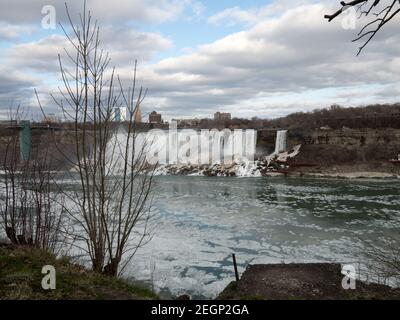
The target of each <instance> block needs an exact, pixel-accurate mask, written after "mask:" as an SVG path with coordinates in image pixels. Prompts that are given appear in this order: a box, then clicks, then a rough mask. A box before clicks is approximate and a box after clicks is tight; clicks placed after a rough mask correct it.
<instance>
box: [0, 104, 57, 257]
mask: <svg viewBox="0 0 400 320" xmlns="http://www.w3.org/2000/svg"><path fill="white" fill-rule="evenodd" d="M18 110H19V109H17V112H16V114H17V115H18V113H19V112H18ZM11 119H12V118H11ZM10 123H13V121H11V122H10ZM17 128H18V127H16V128H11V129H8V130H7V134H5V135H4V136H3V138H2V150H3V152H4V154H3V159H2V163H1V165H0V168H1V169H2V175H1V177H0V226H1V227H2V229H3V231H4V232H5V234H6V236H7V238H8V239H9V241H10V242H11V243H12V244H14V245H25V246H32V247H35V248H39V249H43V250H46V251H48V252H51V253H57V252H58V250H59V249H60V244H61V243H62V241H63V236H62V234H61V227H62V223H63V215H62V208H61V207H60V206H57V205H55V203H54V198H57V199H58V202H62V195H57V194H56V192H55V191H54V190H53V188H52V186H53V182H52V180H53V179H52V173H51V169H50V167H51V157H50V156H49V150H50V149H49V145H48V144H47V143H40V145H38V146H36V149H37V150H40V152H37V153H36V154H32V153H30V155H29V159H25V160H24V159H21V157H20V156H19V153H20V144H21V143H22V142H21V141H20V139H19V132H18V130H17Z"/></svg>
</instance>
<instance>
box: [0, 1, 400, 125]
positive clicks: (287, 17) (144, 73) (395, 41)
mask: <svg viewBox="0 0 400 320" xmlns="http://www.w3.org/2000/svg"><path fill="white" fill-rule="evenodd" d="M301 2H304V1H300V0H299V1H295V2H289V1H275V2H274V3H272V4H271V5H270V6H267V7H266V8H263V12H264V13H263V15H257V21H255V22H253V20H252V18H251V19H250V18H249V19H247V18H246V16H244V18H242V20H243V21H244V20H246V19H247V20H248V21H252V22H251V23H250V25H248V26H247V27H245V28H244V30H243V31H241V32H237V33H233V34H230V35H228V36H226V37H223V38H221V39H219V40H217V41H214V42H212V43H208V44H203V45H200V46H198V47H197V48H190V50H188V51H187V52H186V53H185V54H183V55H181V56H175V57H170V58H167V59H163V60H161V61H159V62H158V63H150V62H149V59H150V58H151V57H152V55H153V54H154V53H155V52H158V51H160V50H165V49H168V48H170V47H171V45H172V43H171V40H170V39H167V38H165V37H163V36H162V35H160V34H157V33H144V32H138V31H134V30H132V29H128V28H127V27H126V26H121V25H118V27H115V26H114V27H110V26H108V25H105V27H104V28H103V31H104V32H103V44H104V45H106V49H109V51H110V54H111V57H112V58H113V64H115V65H116V66H117V67H118V69H117V71H118V73H119V74H120V75H121V77H122V78H123V79H127V78H128V77H129V76H130V75H131V64H130V62H132V61H133V59H134V58H139V60H142V61H141V63H140V64H139V73H138V76H139V79H138V80H139V83H140V84H141V85H143V86H144V87H147V88H149V95H148V98H147V99H146V100H145V103H144V106H145V107H146V109H147V111H151V110H153V109H156V108H157V107H160V111H161V112H162V113H163V114H164V115H166V116H167V118H168V117H169V118H172V117H177V116H187V117H192V116H199V117H204V116H210V115H211V114H212V113H213V112H215V111H216V110H225V111H228V110H229V111H231V112H232V113H233V115H234V116H245V117H252V116H259V117H263V116H267V117H270V116H280V115H283V114H286V113H288V112H293V111H299V110H307V109H310V108H316V107H325V106H328V105H329V104H332V103H343V104H350V105H354V104H358V103H368V102H372V103H373V102H385V101H388V102H392V101H394V100H395V99H397V97H398V95H399V90H394V88H397V87H398V86H397V84H398V82H399V80H400V75H399V74H398V72H397V70H398V69H399V67H400V58H398V57H399V56H400V36H399V35H398V33H397V31H396V27H395V26H393V25H389V26H388V27H387V28H386V29H385V30H384V31H383V32H382V33H381V34H380V35H379V36H378V37H377V38H376V39H375V40H374V41H373V42H372V43H371V44H370V46H369V47H368V48H367V50H366V51H365V52H364V53H363V54H362V55H361V56H360V57H356V56H355V54H356V52H357V46H356V45H355V44H353V43H351V41H350V40H351V39H352V37H353V36H354V31H348V30H347V31H346V30H344V29H342V27H341V24H340V21H337V22H334V23H328V22H327V21H326V20H325V19H324V18H323V16H324V14H325V13H327V12H331V11H332V8H331V7H329V6H327V5H325V3H326V1H322V2H323V3H322V4H321V3H320V4H313V3H311V4H304V5H297V6H295V5H293V4H292V3H301ZM309 2H314V1H309ZM285 3H286V6H285V5H284V4H285ZM273 8H276V9H275V10H273ZM267 9H268V10H269V11H268V10H267ZM261 11H262V10H259V11H258V12H261ZM265 12H268V13H265ZM64 41H65V39H63V38H62V37H60V36H51V37H47V38H45V39H42V40H40V41H36V42H31V43H23V44H19V45H16V46H14V47H13V48H12V49H10V51H9V52H8V60H7V61H8V63H9V65H12V66H16V67H18V68H29V69H33V70H37V71H40V72H46V71H50V72H53V71H54V72H55V71H56V70H57V69H58V67H57V60H56V59H55V58H54V56H56V54H57V51H58V52H59V50H60V48H61V47H62V46H63V45H65V43H64ZM143 61H144V62H143ZM128 66H130V67H129V68H128ZM0 90H1V88H0Z"/></svg>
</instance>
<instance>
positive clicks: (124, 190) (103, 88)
mask: <svg viewBox="0 0 400 320" xmlns="http://www.w3.org/2000/svg"><path fill="white" fill-rule="evenodd" d="M66 11H67V17H68V19H69V28H68V29H67V28H64V27H63V26H61V27H62V29H63V31H64V33H65V36H66V37H67V39H68V42H69V45H70V49H68V48H67V49H65V55H66V58H65V59H63V58H62V57H61V55H59V66H60V72H61V78H62V84H63V86H62V88H59V93H58V95H52V97H53V100H54V102H55V103H56V105H57V106H59V108H60V110H61V112H62V114H63V116H64V120H65V121H66V122H70V123H72V130H71V131H70V134H69V135H68V139H70V143H71V144H72V145H73V146H74V148H73V149H74V151H73V152H72V154H64V156H65V158H66V159H67V161H68V162H69V163H70V165H71V167H72V169H71V170H70V171H69V173H68V174H69V175H70V176H69V178H70V179H69V180H70V181H72V182H71V185H72V187H71V188H63V187H62V186H61V189H64V194H65V195H66V197H67V198H66V205H65V210H66V211H67V213H68V216H69V218H70V219H71V224H72V225H74V226H75V230H74V231H73V232H72V236H73V237H74V239H75V240H76V245H77V246H78V247H79V248H80V249H81V250H83V251H84V252H85V253H86V254H88V256H89V257H90V260H91V264H92V269H93V270H94V271H96V272H103V273H106V274H108V275H111V276H115V275H117V274H118V273H120V272H122V271H123V269H124V268H125V266H126V264H127V263H128V262H129V260H130V259H131V258H132V256H133V255H134V254H135V252H136V251H137V249H138V248H139V247H141V246H142V245H144V244H145V243H146V242H147V241H148V240H149V239H150V230H149V220H150V213H151V211H150V204H151V199H150V195H151V190H152V177H153V170H154V169H153V167H150V166H149V165H148V163H147V161H146V155H145V147H144V144H143V145H142V147H140V148H139V147H137V144H135V141H136V137H137V134H138V133H137V123H136V121H137V120H138V119H136V118H137V114H138V111H139V108H140V105H141V103H142V101H143V99H144V98H145V96H146V90H143V88H140V89H137V88H136V87H137V86H136V69H137V67H136V62H135V65H134V69H133V76H132V78H133V79H132V80H131V83H130V84H129V85H128V86H127V88H126V87H125V84H124V83H123V81H122V80H121V79H120V78H119V76H117V75H116V74H115V68H114V67H109V64H110V57H109V56H108V53H106V52H105V51H104V50H103V49H101V48H100V38H99V31H100V30H99V26H98V23H97V21H93V19H92V15H91V12H90V11H88V10H87V9H86V3H85V5H84V9H83V13H82V14H81V15H80V16H79V23H78V26H76V25H75V24H74V22H73V20H72V18H71V15H70V13H69V11H68V7H67V6H66ZM38 101H39V99H38ZM39 104H40V101H39ZM121 107H123V108H126V111H127V112H126V113H127V119H126V121H124V122H122V123H120V122H117V121H115V120H116V119H115V110H116V109H118V108H121ZM41 108H42V107H41ZM59 151H60V152H61V153H63V150H61V148H59Z"/></svg>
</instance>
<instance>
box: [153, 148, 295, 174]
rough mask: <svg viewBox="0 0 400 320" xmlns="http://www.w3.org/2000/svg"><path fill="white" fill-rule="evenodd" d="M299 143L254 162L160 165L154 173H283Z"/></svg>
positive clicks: (287, 167) (288, 166)
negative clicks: (288, 149)
mask: <svg viewBox="0 0 400 320" xmlns="http://www.w3.org/2000/svg"><path fill="white" fill-rule="evenodd" d="M300 149H301V145H297V146H295V147H294V148H293V149H292V150H290V151H286V152H281V153H279V154H276V153H273V154H272V155H269V156H266V157H263V158H261V159H259V160H256V161H254V162H241V163H232V164H214V165H210V166H209V165H190V164H188V165H182V164H178V165H162V166H159V167H158V168H157V169H156V171H155V174H156V175H191V176H208V177H262V176H269V175H273V174H277V173H284V172H285V171H286V170H288V169H289V168H290V164H289V159H292V158H294V157H296V156H297V155H298V154H299V153H300Z"/></svg>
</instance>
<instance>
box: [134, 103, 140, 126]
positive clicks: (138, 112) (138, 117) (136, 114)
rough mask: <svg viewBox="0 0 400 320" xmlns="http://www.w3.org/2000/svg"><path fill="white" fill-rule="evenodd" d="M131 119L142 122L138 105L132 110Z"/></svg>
mask: <svg viewBox="0 0 400 320" xmlns="http://www.w3.org/2000/svg"><path fill="white" fill-rule="evenodd" d="M133 112H134V113H133V120H134V121H135V122H136V123H141V122H142V111H141V110H140V105H138V106H137V108H136V109H135V110H134V111H133Z"/></svg>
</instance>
